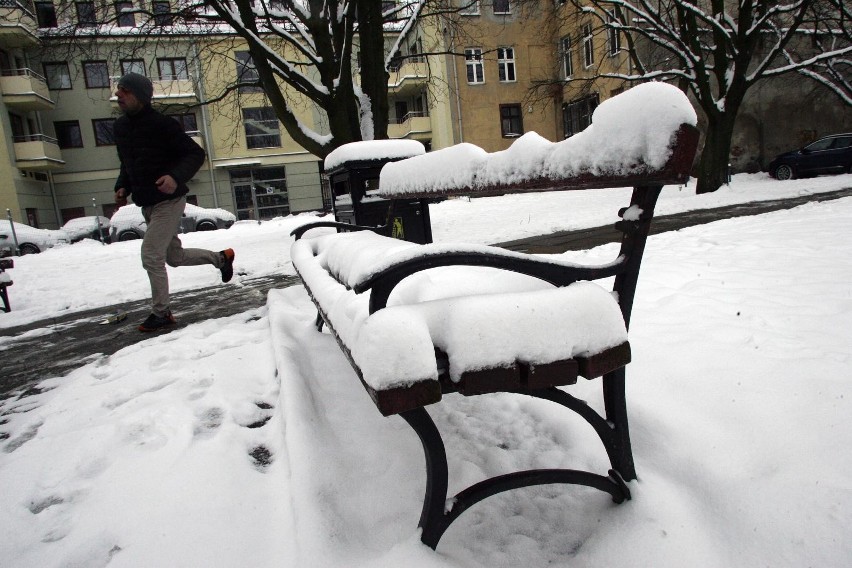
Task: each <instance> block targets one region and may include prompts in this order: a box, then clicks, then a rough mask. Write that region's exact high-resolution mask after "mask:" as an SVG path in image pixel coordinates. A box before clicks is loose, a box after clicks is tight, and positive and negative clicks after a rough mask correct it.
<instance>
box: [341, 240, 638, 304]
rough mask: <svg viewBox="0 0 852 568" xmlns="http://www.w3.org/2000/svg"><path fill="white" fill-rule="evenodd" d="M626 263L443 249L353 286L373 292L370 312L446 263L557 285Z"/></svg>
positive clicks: (615, 269) (616, 269) (614, 270)
mask: <svg viewBox="0 0 852 568" xmlns="http://www.w3.org/2000/svg"><path fill="white" fill-rule="evenodd" d="M624 265H625V258H624V257H623V256H619V257H618V258H617V259H616V260H615V261H613V262H611V263H609V264H605V265H601V266H581V265H571V264H562V263H554V262H552V261H546V260H542V259H538V258H536V257H532V256H527V255H524V256H521V255H515V254H506V253H503V252H502V251H501V252H496V251H495V252H493V253H492V252H486V251H440V252H436V253H430V254H427V255H423V256H418V257H414V258H407V259H404V260H401V261H400V262H398V263H395V264H392V265H391V266H388V267H386V268H384V269H382V270H380V271H379V272H377V273H375V274H373V275H371V276H370V277H369V278H367V279H365V280H364V281H362V282H359V283H357V284H355V285H354V286H353V287H352V289H353V291H354V292H355V293H357V294H360V293H362V292H365V291H367V290H371V293H370V313H371V314H372V313H375V312H377V311H378V310H381V309H382V308H384V307H386V306H387V301H388V298H389V297H390V294H391V292H392V291H393V289H394V288H395V287H396V286H397V285H398V284H399V283H400V282H402V281H403V280H404V279H405V278H407V277H408V276H411V275H413V274H416V273H417V272H421V271H423V270H429V269H430V268H439V267H444V266H484V267H491V268H497V269H501V270H509V271H512V272H516V273H518V274H524V275H527V276H532V277H534V278H538V279H540V280H543V281H545V282H548V283H550V284H553V285H554V286H557V287H562V286H568V285H569V284H573V283H574V282H577V281H579V280H599V279H601V278H608V277H610V276H615V275H617V274H619V273H620V272H621V271H622V269H623V267H624Z"/></svg>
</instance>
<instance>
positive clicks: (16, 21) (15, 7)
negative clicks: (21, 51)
mask: <svg viewBox="0 0 852 568" xmlns="http://www.w3.org/2000/svg"><path fill="white" fill-rule="evenodd" d="M37 29H38V24H37V23H36V18H35V16H34V15H33V10H32V2H31V1H29V0H25V1H22V2H19V1H16V0H0V47H5V48H10V49H14V48H25V47H37V46H38V45H39V43H40V42H39V39H38V36H37V35H36V30H37Z"/></svg>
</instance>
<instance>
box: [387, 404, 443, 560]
mask: <svg viewBox="0 0 852 568" xmlns="http://www.w3.org/2000/svg"><path fill="white" fill-rule="evenodd" d="M399 415H400V416H401V417H402V418H403V419H405V421H406V422H408V424H409V426H411V427H412V428H413V429H414V431H415V432H417V436H418V437H419V438H420V442H421V443H422V444H423V452H424V454H425V455H426V496H425V497H424V499H423V511H422V512H421V513H420V524H419V525H418V526H419V527H420V528H421V529H423V534H422V535H421V536H420V540H421V541H422V542H423V544H425V545H426V546H428V547H430V548H432V549H434V548H435V547H437V546H438V541H439V540H441V536H442V535H443V534H444V531H445V530H447V527H448V526H450V523H451V522H452V520H450V519H448V518H447V517H446V516H445V515H444V511H445V509H446V506H447V477H448V472H447V452H446V450H445V449H444V441H443V440H442V439H441V433H440V432H438V428H437V427H436V426H435V423H434V422H433V421H432V418H431V417H430V416H429V413H428V412H426V409H424V408H417V409H414V410H408V411H406V412H401V413H400V414H399Z"/></svg>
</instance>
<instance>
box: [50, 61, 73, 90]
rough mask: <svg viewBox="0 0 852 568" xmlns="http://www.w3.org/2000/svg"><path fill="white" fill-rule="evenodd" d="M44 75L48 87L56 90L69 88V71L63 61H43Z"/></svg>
mask: <svg viewBox="0 0 852 568" xmlns="http://www.w3.org/2000/svg"><path fill="white" fill-rule="evenodd" d="M44 76H45V77H46V78H47V88H48V89H51V90H54V91H58V90H62V89H70V88H71V73H70V72H69V71H68V63H67V62H65V61H58V62H54V63H45V64H44Z"/></svg>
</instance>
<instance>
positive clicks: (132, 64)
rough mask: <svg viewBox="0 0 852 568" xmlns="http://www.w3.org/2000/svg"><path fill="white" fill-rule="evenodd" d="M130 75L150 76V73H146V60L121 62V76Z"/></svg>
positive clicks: (124, 60) (123, 60) (125, 60)
mask: <svg viewBox="0 0 852 568" xmlns="http://www.w3.org/2000/svg"><path fill="white" fill-rule="evenodd" d="M128 73H137V74H139V75H145V76H146V77H147V76H148V73H146V72H145V60H144V59H122V60H121V74H122V75H127V74H128Z"/></svg>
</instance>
